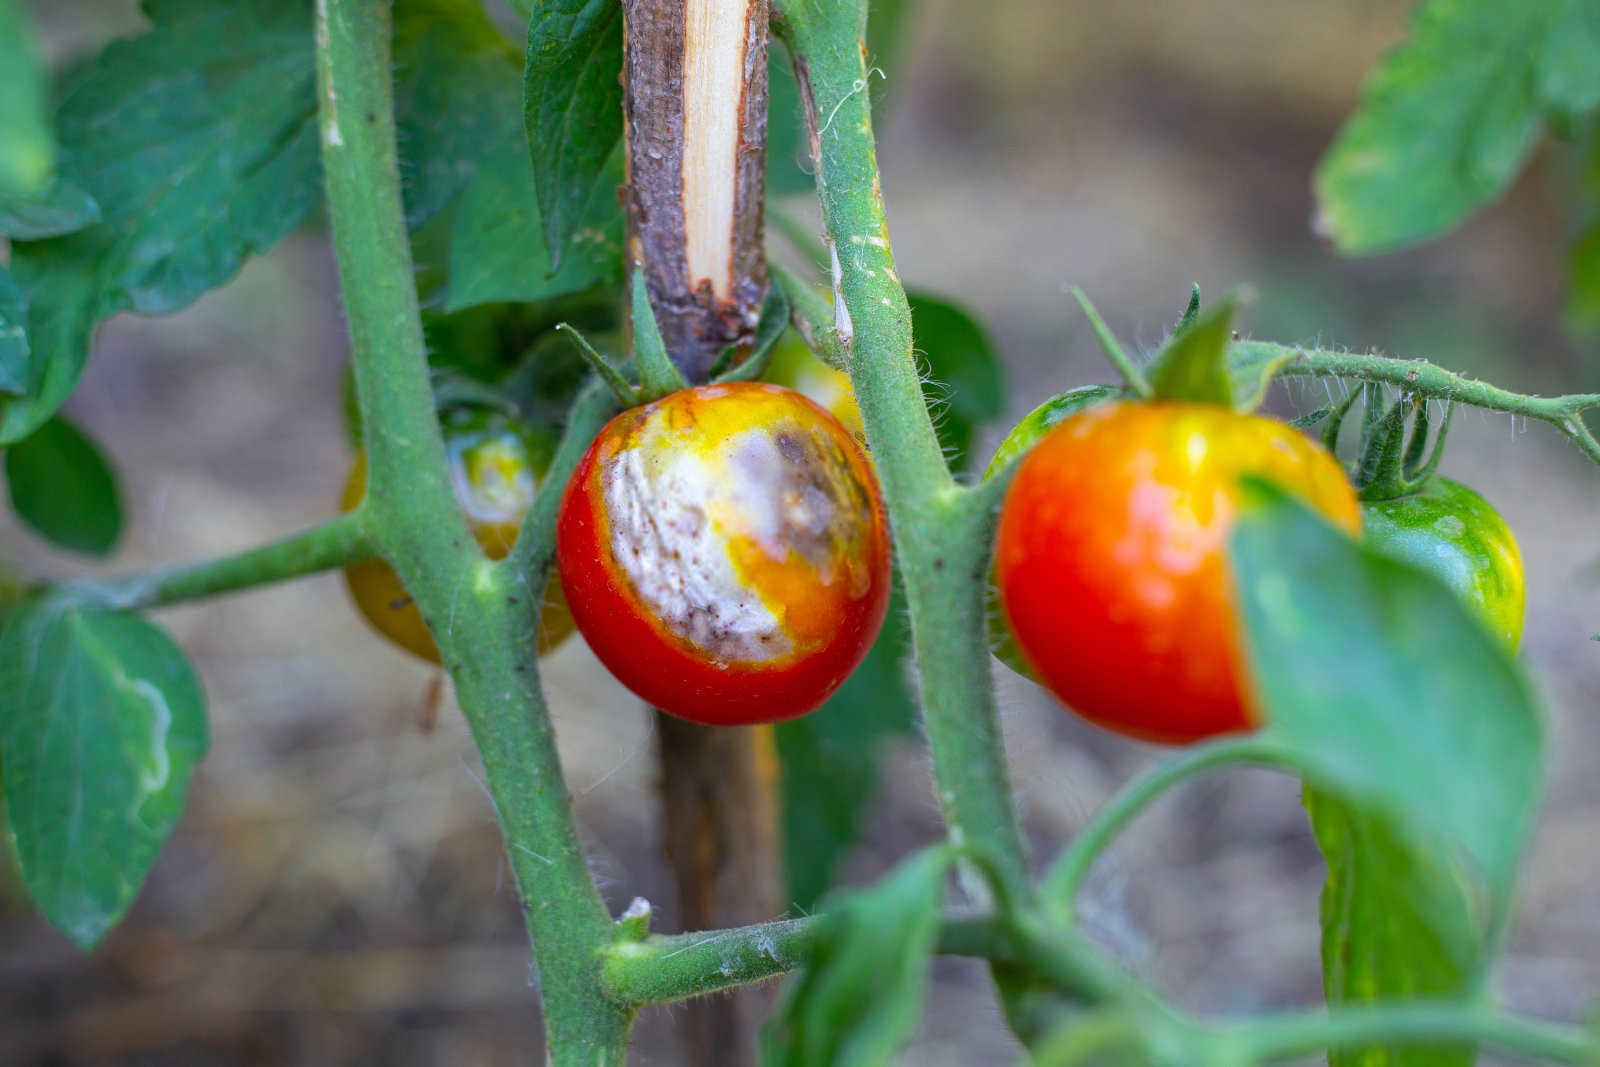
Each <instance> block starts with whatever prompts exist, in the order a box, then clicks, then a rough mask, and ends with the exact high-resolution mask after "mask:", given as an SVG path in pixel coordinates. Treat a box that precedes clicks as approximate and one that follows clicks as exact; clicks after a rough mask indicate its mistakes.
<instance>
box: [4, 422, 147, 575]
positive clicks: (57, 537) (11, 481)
mask: <svg viewBox="0 0 1600 1067" xmlns="http://www.w3.org/2000/svg"><path fill="white" fill-rule="evenodd" d="M6 482H7V484H8V485H9V486H10V489H11V506H12V507H13V508H15V509H16V512H17V515H18V517H19V518H21V519H22V521H23V522H26V523H27V524H28V525H29V526H31V527H33V528H34V529H35V530H37V531H38V532H39V533H40V534H42V535H43V536H44V537H45V538H47V539H48V540H50V541H51V542H52V543H53V544H56V545H59V546H60V547H62V548H69V549H72V550H73V551H76V552H87V553H89V554H91V555H95V556H103V555H105V554H106V553H108V552H110V551H111V550H112V548H114V547H115V546H116V543H117V538H118V537H119V536H120V535H121V534H122V499H121V497H120V495H119V494H118V492H117V478H116V475H115V474H114V473H113V472H112V470H111V465H110V463H108V462H107V461H106V457H105V456H104V455H103V454H102V453H101V451H100V449H99V448H98V447H96V446H95V443H94V442H93V441H91V440H90V439H89V438H88V437H87V436H86V435H85V434H84V433H83V431H81V430H79V429H78V428H77V427H76V426H74V425H72V423H70V422H68V421H67V420H66V419H64V418H62V417H61V416H59V415H57V416H56V417H54V418H52V419H51V420H50V421H49V422H47V423H45V424H44V425H43V426H41V427H39V429H38V430H36V431H35V432H34V433H33V434H32V435H30V436H29V437H27V438H26V439H24V440H23V441H22V442H21V443H20V444H16V445H13V446H11V448H10V449H9V450H7V452H6Z"/></svg>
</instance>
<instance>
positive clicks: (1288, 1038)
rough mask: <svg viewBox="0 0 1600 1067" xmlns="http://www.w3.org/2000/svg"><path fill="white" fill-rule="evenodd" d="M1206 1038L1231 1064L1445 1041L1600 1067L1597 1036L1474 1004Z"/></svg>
mask: <svg viewBox="0 0 1600 1067" xmlns="http://www.w3.org/2000/svg"><path fill="white" fill-rule="evenodd" d="M1200 1035H1201V1038H1202V1040H1204V1039H1205V1038H1206V1037H1209V1039H1210V1041H1211V1042H1214V1043H1216V1044H1218V1045H1223V1044H1225V1045H1227V1046H1228V1047H1229V1048H1230V1049H1232V1050H1234V1051H1235V1052H1236V1053H1237V1054H1238V1058H1237V1059H1234V1060H1230V1061H1228V1062H1239V1063H1264V1062H1270V1061H1274V1060H1289V1059H1295V1058H1298V1057H1303V1056H1308V1055H1312V1054H1315V1053H1319V1052H1323V1051H1325V1050H1333V1049H1355V1048H1363V1047H1368V1046H1372V1045H1384V1044H1412V1045H1416V1044H1432V1043H1439V1042H1460V1043H1466V1044H1476V1045H1487V1046H1491V1047H1494V1048H1498V1049H1502V1050H1504V1051H1507V1052H1513V1053H1518V1054H1520V1055H1524V1056H1531V1057H1536V1058H1538V1059H1543V1060H1551V1061H1554V1062H1556V1063H1593V1062H1594V1057H1595V1055H1596V1052H1597V1047H1596V1045H1597V1043H1596V1040H1595V1036H1594V1034H1593V1033H1592V1032H1591V1031H1589V1030H1586V1029H1583V1028H1581V1027H1577V1026H1564V1025H1561V1024H1559V1023H1550V1022H1545V1021H1543V1020H1537V1019H1528V1018H1520V1017H1518V1016H1514V1015H1506V1014H1502V1013H1499V1012H1496V1011H1493V1010H1492V1009H1489V1008H1485V1007H1483V1006H1481V1005H1478V1004H1474V1003H1465V1004H1463V1003H1450V1002H1428V1001H1418V1002H1412V1003H1400V1004H1393V1003H1391V1004H1384V1005H1373V1006H1371V1007H1359V1008H1357V1007H1349V1008H1336V1009H1333V1010H1330V1011H1326V1012H1322V1011H1308V1012H1293V1013H1287V1014H1283V1015H1275V1016H1274V1015H1267V1016H1258V1017H1256V1018H1253V1019H1251V1020H1249V1021H1248V1022H1239V1023H1233V1024H1229V1025H1228V1026H1227V1027H1219V1028H1214V1029H1212V1030H1211V1031H1210V1033H1209V1034H1206V1033H1205V1031H1204V1030H1202V1031H1201V1032H1200Z"/></svg>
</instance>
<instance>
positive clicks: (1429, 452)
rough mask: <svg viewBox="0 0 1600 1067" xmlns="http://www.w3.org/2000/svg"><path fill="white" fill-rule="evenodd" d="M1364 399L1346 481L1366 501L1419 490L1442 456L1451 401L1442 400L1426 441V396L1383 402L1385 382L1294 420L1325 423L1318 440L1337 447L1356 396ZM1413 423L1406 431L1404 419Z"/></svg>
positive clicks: (1408, 395) (1333, 448) (1330, 447)
mask: <svg viewBox="0 0 1600 1067" xmlns="http://www.w3.org/2000/svg"><path fill="white" fill-rule="evenodd" d="M1358 397H1359V398H1361V399H1362V400H1363V408H1362V412H1361V438H1360V442H1359V443H1358V444H1357V446H1356V460H1355V464H1354V466H1353V467H1352V468H1351V470H1350V472H1349V473H1350V481H1351V483H1352V484H1353V485H1355V487H1356V492H1357V494H1358V495H1359V497H1360V498H1361V500H1362V501H1364V502H1369V503H1370V502H1376V501H1381V500H1397V499H1399V498H1401V497H1406V496H1412V495H1414V494H1416V493H1419V492H1421V491H1422V490H1423V489H1424V488H1425V487H1426V486H1427V485H1428V484H1429V483H1430V481H1432V479H1433V477H1434V474H1435V472H1436V471H1437V470H1438V469H1439V461H1440V459H1442V458H1443V456H1444V446H1445V440H1446V438H1447V437H1448V436H1449V434H1450V423H1451V420H1452V418H1453V417H1454V415H1455V402H1454V401H1450V402H1449V403H1447V404H1446V405H1445V411H1444V421H1443V422H1442V423H1440V425H1439V431H1438V433H1437V434H1434V435H1433V439H1432V442H1431V446H1430V441H1429V431H1430V417H1429V415H1430V413H1429V407H1428V398H1427V397H1425V396H1422V395H1421V394H1418V393H1402V394H1401V395H1400V396H1399V398H1398V399H1396V400H1395V402H1394V403H1393V404H1389V405H1387V406H1386V405H1385V404H1384V395H1383V386H1381V385H1379V384H1377V383H1375V382H1368V383H1366V384H1365V385H1363V386H1362V387H1361V388H1360V389H1352V390H1351V391H1350V393H1349V394H1348V395H1347V396H1346V397H1345V398H1344V399H1343V400H1341V401H1340V402H1338V403H1337V404H1329V405H1328V406H1326V407H1322V408H1318V409H1317V410H1316V411H1313V412H1311V413H1310V414H1309V415H1305V416H1303V417H1301V418H1298V419H1296V420H1295V425H1296V426H1299V427H1300V428H1302V429H1309V428H1311V427H1313V426H1316V425H1317V424H1318V423H1323V424H1324V425H1323V428H1322V444H1323V446H1324V447H1325V448H1327V450H1328V451H1329V452H1335V453H1336V452H1337V450H1338V445H1339V433H1340V431H1341V430H1342V429H1343V428H1344V421H1345V418H1346V417H1347V416H1348V415H1349V413H1350V410H1351V408H1352V407H1354V405H1355V402H1356V399H1357V398H1358ZM1408 421H1409V422H1410V424H1411V428H1410V431H1409V432H1407V429H1406V424H1407V422H1408Z"/></svg>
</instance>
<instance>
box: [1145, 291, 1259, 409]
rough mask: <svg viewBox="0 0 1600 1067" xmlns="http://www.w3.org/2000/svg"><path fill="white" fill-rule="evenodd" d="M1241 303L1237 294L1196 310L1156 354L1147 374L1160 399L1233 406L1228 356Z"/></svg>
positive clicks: (1232, 388) (1232, 389)
mask: <svg viewBox="0 0 1600 1067" xmlns="http://www.w3.org/2000/svg"><path fill="white" fill-rule="evenodd" d="M1238 306H1239V303H1238V298H1237V297H1235V296H1233V295H1229V296H1226V297H1224V298H1223V299H1222V300H1220V301H1218V302H1217V303H1215V304H1212V305H1211V306H1210V307H1208V308H1206V309H1205V310H1204V311H1201V312H1199V313H1197V314H1196V315H1195V317H1194V318H1193V319H1191V320H1190V321H1189V324H1188V325H1187V326H1185V327H1183V328H1182V329H1180V330H1179V331H1178V332H1177V333H1175V334H1173V335H1172V337H1171V339H1170V340H1168V341H1167V343H1166V344H1165V345H1164V346H1163V347H1162V349H1161V351H1160V352H1158V353H1156V358H1155V360H1154V361H1153V362H1152V363H1151V364H1150V366H1149V368H1148V370H1147V371H1146V374H1147V376H1148V377H1149V379H1150V385H1151V387H1152V388H1153V389H1154V390H1155V396H1156V398H1157V399H1160V400H1189V401H1195V402H1197V403H1201V404H1223V405H1227V406H1229V407H1231V406H1232V405H1233V401H1234V387H1233V382H1232V380H1231V379H1230V377H1229V374H1228V366H1227V361H1226V358H1225V357H1226V352H1227V348H1228V341H1229V340H1230V339H1231V338H1232V336H1233V313H1234V311H1235V310H1237V308H1238Z"/></svg>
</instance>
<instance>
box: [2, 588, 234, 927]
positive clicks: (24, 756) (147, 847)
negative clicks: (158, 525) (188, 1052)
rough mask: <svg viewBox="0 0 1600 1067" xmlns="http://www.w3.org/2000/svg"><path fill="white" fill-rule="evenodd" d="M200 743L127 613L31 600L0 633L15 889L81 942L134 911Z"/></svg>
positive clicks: (180, 688)
mask: <svg viewBox="0 0 1600 1067" xmlns="http://www.w3.org/2000/svg"><path fill="white" fill-rule="evenodd" d="M207 744H208V739H207V731H206V720H205V706H204V696H203V694H202V693H201V690H200V685H199V682H198V681H196V679H195V676H194V674H193V672H192V671H190V669H189V665H188V663H187V662H185V660H184V658H183V653H182V652H180V651H179V650H178V647H177V646H176V645H174V644H173V643H172V639H171V638H169V637H167V635H166V634H165V633H163V632H162V631H161V630H159V629H157V628H156V627H155V626H152V625H151V624H150V623H148V622H145V621H144V620H143V619H141V618H139V617H138V616H135V615H128V614H122V613H115V612H108V611H102V610H99V609H96V608H90V607H84V606H79V605H73V604H69V603H66V602H63V601H61V600H55V599H42V600H33V601H30V602H27V603H25V604H24V605H23V606H21V607H19V608H18V609H17V610H16V611H15V612H14V613H13V614H12V615H11V616H10V618H9V620H8V621H7V623H6V626H5V629H4V630H3V631H0V763H3V765H4V767H5V782H4V788H5V802H6V814H7V816H8V819H9V822H10V827H11V833H12V834H13V835H14V838H15V841H16V851H17V858H18V860H19V862H20V863H21V866H22V876H23V882H24V884H25V885H26V886H27V889H28V893H29V895H30V896H31V897H32V898H33V900H34V902H35V903H36V904H38V906H39V908H40V910H41V911H43V912H44V914H45V916H46V918H48V919H49V920H50V921H51V922H52V923H53V924H55V926H56V927H57V928H59V929H60V930H61V931H62V932H63V933H65V934H66V935H67V936H68V937H70V938H72V939H73V940H74V941H76V942H77V943H78V944H79V945H80V946H82V947H84V948H90V947H92V946H93V945H94V944H95V943H96V942H97V941H99V940H100V938H102V937H103V936H105V934H106V932H107V931H108V930H110V929H111V927H112V926H114V925H115V924H116V922H117V921H118V920H119V919H120V918H121V917H122V915H123V913H124V912H126V911H127V909H128V906H129V905H130V904H132V903H133V899H134V897H135V896H136V895H137V894H138V892H139V887H140V886H141V885H142V884H143V882H144V879H145V875H147V874H148V873H149V871H150V868H151V866H152V865H153V864H154V863H155V859H156V856H157V854H158V853H159V852H160V851H161V846H162V844H163V843H164V842H165V841H166V839H167V835H168V834H169V833H171V831H172V828H173V826H175V825H176V824H177V821H178V818H179V816H180V815H181V814H182V813H183V804H184V796H185V793H186V792H187V789H188V784H189V774H190V771H191V770H192V769H193V767H194V764H195V763H196V761H198V760H199V759H200V757H201V756H203V755H204V754H205V751H206V747H207Z"/></svg>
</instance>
